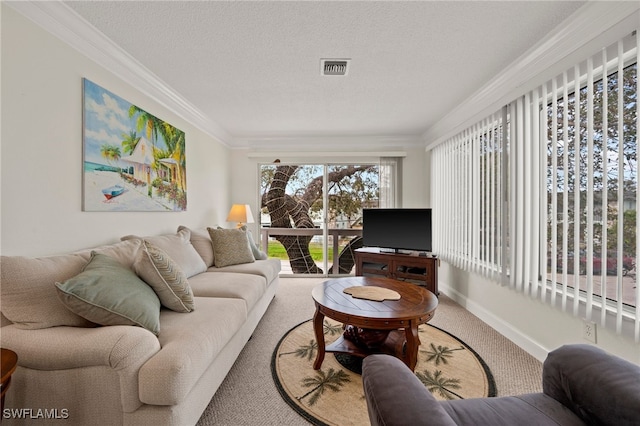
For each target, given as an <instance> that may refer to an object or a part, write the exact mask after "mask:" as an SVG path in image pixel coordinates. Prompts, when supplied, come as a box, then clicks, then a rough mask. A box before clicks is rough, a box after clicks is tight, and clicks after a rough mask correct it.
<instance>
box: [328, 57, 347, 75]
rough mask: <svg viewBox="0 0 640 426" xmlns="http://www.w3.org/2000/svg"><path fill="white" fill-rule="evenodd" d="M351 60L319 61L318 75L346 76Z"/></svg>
mask: <svg viewBox="0 0 640 426" xmlns="http://www.w3.org/2000/svg"><path fill="white" fill-rule="evenodd" d="M349 62H351V59H320V74H322V75H347V72H348V71H349Z"/></svg>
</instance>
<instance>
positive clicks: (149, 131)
mask: <svg viewBox="0 0 640 426" xmlns="http://www.w3.org/2000/svg"><path fill="white" fill-rule="evenodd" d="M136 115H137V117H136ZM133 117H136V130H137V131H138V132H142V131H144V134H145V135H146V136H147V139H149V140H150V141H151V143H152V144H153V148H154V150H155V148H156V142H157V140H158V134H159V133H160V127H161V126H162V123H163V121H162V120H160V119H159V118H158V117H156V116H155V115H152V114H149V113H148V112H147V111H145V110H143V109H141V108H138V107H137V106H135V105H131V106H130V107H129V118H133Z"/></svg>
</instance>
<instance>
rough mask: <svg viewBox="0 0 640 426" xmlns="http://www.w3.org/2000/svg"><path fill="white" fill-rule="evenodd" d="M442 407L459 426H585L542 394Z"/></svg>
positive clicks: (474, 400)
mask: <svg viewBox="0 0 640 426" xmlns="http://www.w3.org/2000/svg"><path fill="white" fill-rule="evenodd" d="M441 404H442V407H443V408H444V410H445V411H446V412H447V414H449V416H450V417H451V418H452V419H453V421H454V422H455V423H456V424H457V425H458V426H464V425H468V426H475V425H492V426H512V425H518V424H522V422H523V420H525V423H526V424H528V425H538V426H544V425H557V426H582V425H584V424H585V423H584V422H583V421H582V420H581V419H580V418H579V417H578V416H576V415H575V414H574V413H573V412H572V411H571V410H570V409H569V408H567V407H565V406H564V405H562V404H561V403H559V402H558V401H556V400H555V399H553V398H551V397H549V396H547V395H544V394H541V393H535V394H526V395H519V396H505V397H500V398H472V399H461V400H454V401H442V402H441Z"/></svg>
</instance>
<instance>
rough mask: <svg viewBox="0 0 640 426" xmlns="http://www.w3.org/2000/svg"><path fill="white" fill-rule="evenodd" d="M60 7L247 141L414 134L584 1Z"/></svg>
mask: <svg viewBox="0 0 640 426" xmlns="http://www.w3.org/2000/svg"><path fill="white" fill-rule="evenodd" d="M66 4H67V5H68V6H69V7H70V8H72V9H73V10H75V11H76V12H77V13H79V14H80V15H81V16H83V17H84V18H85V19H86V20H87V21H89V22H90V23H91V24H93V25H94V26H95V27H96V28H97V29H99V30H100V31H101V32H103V33H104V34H105V35H106V36H108V37H109V38H110V39H111V40H113V41H114V42H115V43H117V44H118V45H119V46H120V47H122V48H123V49H124V50H125V51H126V52H128V53H129V54H130V55H132V56H133V57H134V58H136V59H137V60H138V61H139V62H140V63H141V64H143V65H144V66H146V67H147V68H148V69H149V70H151V71H152V72H153V73H155V74H156V75H157V76H158V77H159V78H160V79H162V80H163V81H164V82H166V83H167V85H168V86H170V87H172V88H173V89H174V90H175V91H176V92H178V93H179V94H180V95H181V96H183V97H184V98H185V99H186V100H187V101H189V102H190V103H191V104H192V105H194V106H195V107H196V108H198V109H199V110H200V111H202V113H203V114H205V115H206V116H208V117H210V118H211V119H212V120H213V121H214V122H216V123H217V124H219V125H220V127H222V128H223V129H225V130H226V131H227V132H228V133H229V134H231V135H232V136H233V137H234V139H238V140H241V139H244V140H246V139H252V138H254V139H260V138H291V137H319V136H408V135H420V134H422V133H424V132H425V131H426V130H428V128H429V127H430V126H431V125H433V124H434V123H435V122H436V121H437V120H438V119H439V118H441V117H442V116H444V115H445V114H446V113H447V112H448V111H450V110H451V109H452V108H453V107H454V106H455V105H457V104H458V103H460V102H461V101H463V100H464V99H465V98H467V97H468V96H470V95H471V94H472V93H473V92H474V91H476V90H478V89H479V88H480V87H481V86H482V85H483V84H485V83H486V82H488V81H489V80H490V79H491V78H492V77H493V76H494V75H495V74H496V73H499V72H500V70H501V68H503V67H504V66H506V65H508V64H509V63H511V62H513V61H514V60H515V59H517V58H518V57H519V56H520V55H522V54H523V53H525V52H526V51H527V50H528V49H529V48H531V47H532V46H533V45H534V44H535V43H537V42H538V41H539V40H540V39H541V38H543V37H544V36H545V35H546V34H547V33H548V32H549V31H550V30H552V29H553V28H555V27H556V26H557V25H558V24H559V23H560V22H561V21H562V20H564V19H566V18H567V17H568V16H569V15H570V14H571V13H573V12H574V11H576V10H577V9H578V8H579V7H580V6H582V5H583V2H577V1H568V2H560V1H541V2H532V1H507V2H505V1H497V2H487V1H445V2H436V1H424V2H423V1H412V2H392V1H388V2H387V1H375V2H352V1H344V2H343V1H317V2H316V1H298V2H281V1H274V2H271V1H259V2H249V1H233V2H226V1H224V2H223V1H194V2H186V1H169V2H158V1H141V2H137V1H127V2H121V1H115V2H112V1H99V2H93V1H86V2H85V1H72V2H66ZM321 58H351V66H350V69H349V74H348V75H347V76H346V77H335V76H331V77H326V76H321V75H320V59H321Z"/></svg>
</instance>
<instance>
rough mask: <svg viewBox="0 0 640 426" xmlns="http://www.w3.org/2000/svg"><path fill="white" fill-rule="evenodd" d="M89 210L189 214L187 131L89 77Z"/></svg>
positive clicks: (86, 120) (86, 92)
mask: <svg viewBox="0 0 640 426" xmlns="http://www.w3.org/2000/svg"><path fill="white" fill-rule="evenodd" d="M83 102H84V105H83V135H82V138H83V161H84V173H83V178H84V182H83V198H82V205H83V210H84V211H110V212H115V211H163V212H169V211H184V210H186V208H187V179H186V178H187V173H186V156H185V135H184V132H183V131H181V130H179V129H177V128H175V127H174V126H172V125H170V124H169V123H167V122H165V121H163V120H161V119H159V118H157V117H156V116H154V115H152V114H150V113H148V112H147V111H145V110H143V109H141V108H139V107H138V106H136V105H133V104H131V103H130V102H127V101H125V100H124V99H122V98H121V97H119V96H117V95H114V94H113V93H111V92H110V91H108V90H106V89H104V88H102V87H100V86H98V85H97V84H95V83H93V82H91V81H89V80H87V79H86V78H85V79H83Z"/></svg>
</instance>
